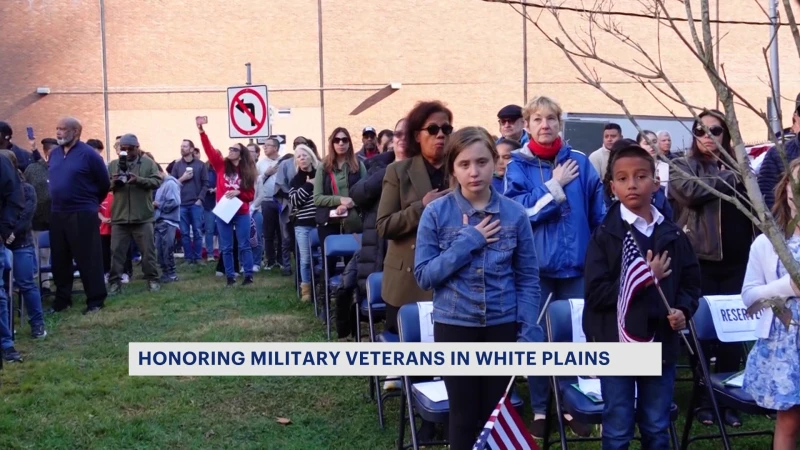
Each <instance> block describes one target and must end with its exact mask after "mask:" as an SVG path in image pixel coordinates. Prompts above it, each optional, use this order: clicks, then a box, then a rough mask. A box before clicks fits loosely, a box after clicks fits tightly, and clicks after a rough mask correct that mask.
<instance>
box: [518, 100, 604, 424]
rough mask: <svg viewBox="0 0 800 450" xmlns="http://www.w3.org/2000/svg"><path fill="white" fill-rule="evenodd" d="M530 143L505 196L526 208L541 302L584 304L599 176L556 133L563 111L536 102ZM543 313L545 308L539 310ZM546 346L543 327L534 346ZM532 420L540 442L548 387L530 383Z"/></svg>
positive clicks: (539, 380) (599, 206) (540, 380)
mask: <svg viewBox="0 0 800 450" xmlns="http://www.w3.org/2000/svg"><path fill="white" fill-rule="evenodd" d="M522 115H523V119H525V122H526V123H527V124H528V125H527V126H528V132H529V133H530V136H531V140H530V142H528V145H526V146H525V147H523V148H522V149H521V150H520V151H519V152H516V153H514V154H512V155H511V162H509V163H508V166H507V167H506V192H505V195H506V196H507V197H508V198H511V199H513V200H515V201H517V202H519V203H521V204H522V206H523V207H525V212H526V214H527V215H528V220H529V221H530V223H531V226H532V227H533V235H534V238H535V239H534V242H536V256H537V262H538V265H539V275H540V285H541V298H542V304H543V305H544V304H545V302H546V301H547V298H548V297H549V296H550V294H552V296H553V298H552V299H553V300H558V299H567V298H583V297H584V286H583V276H584V273H583V269H584V259H585V258H586V249H587V248H588V246H589V239H590V237H591V235H592V232H594V230H595V228H597V227H598V226H600V224H601V222H602V221H603V218H604V217H605V213H606V206H605V202H604V199H603V185H602V183H601V182H600V175H598V173H597V171H596V170H595V169H594V167H592V164H591V163H590V162H589V158H587V157H586V155H584V154H583V153H581V152H579V151H577V150H574V149H573V148H572V147H570V146H569V144H567V143H566V142H565V141H564V140H563V139H561V137H560V136H559V133H560V132H561V130H563V128H564V121H563V119H562V117H561V116H562V109H561V106H560V105H559V104H558V103H556V102H555V101H554V100H552V99H551V98H549V97H544V96H540V97H536V98H534V99H533V100H531V101H530V103H528V105H527V106H526V107H525V108H524V110H523V114H522ZM543 307H546V306H543ZM546 340H547V338H546V336H545V334H544V332H543V330H542V329H541V327H538V328H537V336H536V337H535V339H534V341H535V342H545V341H546ZM528 384H529V385H530V392H531V404H532V406H533V412H534V419H533V426H532V433H533V435H534V436H535V437H537V438H542V437H544V436H543V434H544V425H545V420H546V418H545V410H546V407H547V396H548V390H549V389H550V385H549V381H548V379H547V378H546V377H529V378H528ZM564 418H565V423H567V424H568V425H569V427H570V428H571V429H572V430H573V431H574V432H575V434H577V435H579V436H588V435H589V434H590V433H591V429H590V428H589V427H588V426H587V425H585V424H583V423H579V422H578V421H577V420H575V419H573V418H572V417H571V416H569V415H565V417H564Z"/></svg>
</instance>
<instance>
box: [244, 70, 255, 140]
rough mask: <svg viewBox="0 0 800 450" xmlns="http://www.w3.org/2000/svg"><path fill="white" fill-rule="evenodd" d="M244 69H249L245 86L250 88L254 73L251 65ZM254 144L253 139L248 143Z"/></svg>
mask: <svg viewBox="0 0 800 450" xmlns="http://www.w3.org/2000/svg"><path fill="white" fill-rule="evenodd" d="M244 67H245V68H246V69H247V81H246V82H245V84H246V85H248V86H250V85H252V84H253V73H252V70H251V67H250V63H247V64H245V65H244ZM252 143H253V138H250V142H249V143H248V145H249V144H252Z"/></svg>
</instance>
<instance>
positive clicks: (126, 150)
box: [119, 145, 133, 152]
mask: <svg viewBox="0 0 800 450" xmlns="http://www.w3.org/2000/svg"><path fill="white" fill-rule="evenodd" d="M119 150H120V151H121V152H129V151H131V150H133V147H131V146H128V145H122V146H120V147H119Z"/></svg>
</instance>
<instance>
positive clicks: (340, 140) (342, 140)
mask: <svg viewBox="0 0 800 450" xmlns="http://www.w3.org/2000/svg"><path fill="white" fill-rule="evenodd" d="M333 143H334V144H339V143H341V144H349V143H350V138H346V137H342V138H340V137H335V138H333Z"/></svg>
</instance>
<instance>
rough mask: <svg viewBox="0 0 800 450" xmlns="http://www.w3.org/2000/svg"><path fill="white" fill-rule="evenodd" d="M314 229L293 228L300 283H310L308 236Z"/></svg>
mask: <svg viewBox="0 0 800 450" xmlns="http://www.w3.org/2000/svg"><path fill="white" fill-rule="evenodd" d="M313 229H314V227H294V238H295V239H296V240H297V247H298V253H300V255H299V258H300V261H299V263H300V264H299V266H300V267H299V269H298V270H299V271H300V282H301V283H311V246H310V241H309V239H308V235H309V234H311V230H313Z"/></svg>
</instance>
